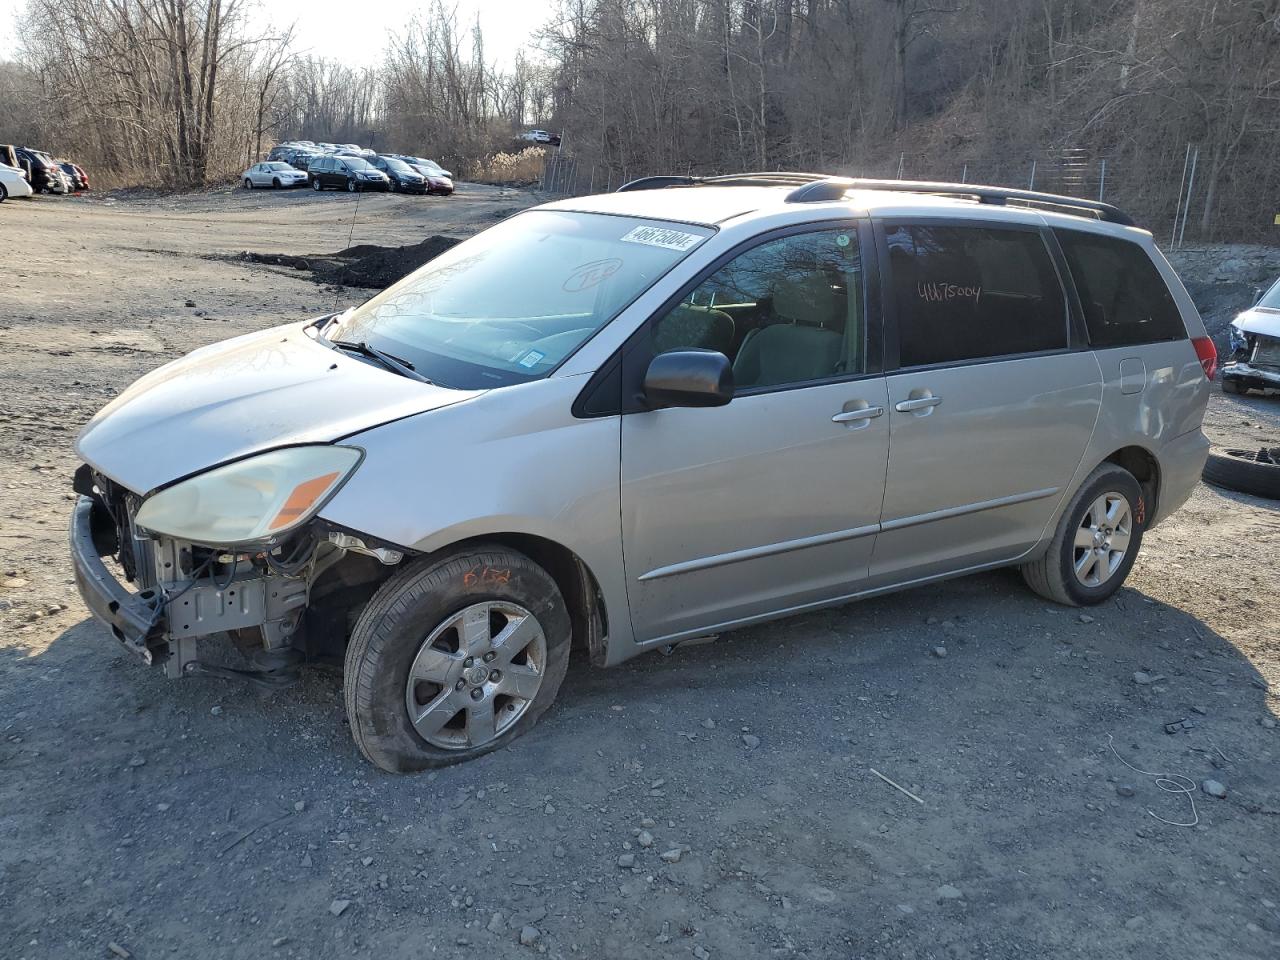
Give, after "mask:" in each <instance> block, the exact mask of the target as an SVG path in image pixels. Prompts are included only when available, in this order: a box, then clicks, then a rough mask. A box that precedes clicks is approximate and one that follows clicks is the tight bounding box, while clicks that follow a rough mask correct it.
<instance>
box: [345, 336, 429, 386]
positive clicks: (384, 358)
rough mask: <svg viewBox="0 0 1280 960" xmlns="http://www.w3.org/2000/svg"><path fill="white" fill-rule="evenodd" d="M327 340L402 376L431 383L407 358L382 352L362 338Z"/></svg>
mask: <svg viewBox="0 0 1280 960" xmlns="http://www.w3.org/2000/svg"><path fill="white" fill-rule="evenodd" d="M329 342H330V343H332V344H333V345H334V346H335V347H337V348H338V349H339V350H349V351H350V352H351V353H358V354H360V356H362V357H369V358H370V359H371V360H377V361H378V362H379V363H380V364H382V365H383V366H384V367H386V368H387V369H388V370H390V371H391V372H392V373H398V374H400V376H402V377H408V378H409V379H410V380H417V381H419V382H421V383H431V381H430V380H428V379H427V378H426V377H424V376H423V375H422V374H420V373H419V372H418V371H417V370H415V369H414V368H413V364H412V363H410V362H409V361H408V360H402V359H400V358H399V357H394V356H392V355H391V354H389V353H384V352H383V351H381V350H379V349H378V348H377V347H375V346H372V345H370V344H368V343H366V342H365V341H363V340H330V341H329Z"/></svg>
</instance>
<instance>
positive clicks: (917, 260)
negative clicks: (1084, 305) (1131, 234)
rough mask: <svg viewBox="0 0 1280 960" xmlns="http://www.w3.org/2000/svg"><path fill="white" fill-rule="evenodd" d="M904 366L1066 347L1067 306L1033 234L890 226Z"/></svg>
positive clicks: (1048, 260) (1050, 262)
mask: <svg viewBox="0 0 1280 960" xmlns="http://www.w3.org/2000/svg"><path fill="white" fill-rule="evenodd" d="M885 233H886V235H887V237H888V246H889V264H890V271H891V277H892V288H893V289H892V296H893V297H894V300H895V302H896V305H897V315H898V342H899V359H900V365H901V366H903V367H918V366H924V365H926V364H933V363H950V362H955V361H962V360H979V359H985V358H988V357H1000V356H1008V355H1011V354H1020V353H1038V352H1041V351H1045V350H1064V349H1066V347H1067V304H1066V298H1065V296H1064V294H1063V292H1062V284H1061V283H1060V282H1059V280H1058V274H1057V271H1056V270H1055V269H1054V266H1053V260H1052V259H1051V258H1050V256H1049V251H1048V250H1047V249H1046V248H1045V245H1044V240H1043V239H1041V237H1040V234H1039V233H1038V232H1037V231H1033V230H1007V229H1000V228H993V227H968V226H964V227H937V226H923V225H919V224H894V223H886V224H885Z"/></svg>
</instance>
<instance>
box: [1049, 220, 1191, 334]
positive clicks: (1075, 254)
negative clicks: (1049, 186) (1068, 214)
mask: <svg viewBox="0 0 1280 960" xmlns="http://www.w3.org/2000/svg"><path fill="white" fill-rule="evenodd" d="M1054 235H1055V236H1057V238H1058V243H1059V244H1061V245H1062V252H1063V253H1064V254H1066V257H1067V265H1068V267H1069V268H1070V270H1071V277H1072V279H1073V280H1074V281H1075V285H1076V291H1077V292H1078V293H1079V294H1080V304H1081V306H1082V307H1083V308H1084V319H1085V323H1086V324H1087V325H1088V327H1089V343H1090V345H1091V346H1093V347H1096V348H1105V347H1128V346H1133V345H1134V344H1139V343H1159V342H1161V341H1166V340H1181V339H1183V338H1184V337H1186V335H1187V330H1186V327H1185V326H1183V323H1182V315H1181V314H1180V313H1179V312H1178V305H1177V304H1176V303H1174V300H1173V294H1171V293H1170V292H1169V287H1168V285H1167V284H1166V283H1165V282H1164V278H1163V277H1162V276H1160V271H1159V270H1157V269H1156V265H1155V264H1154V263H1152V261H1151V257H1150V256H1148V255H1147V252H1146V251H1145V250H1143V249H1142V247H1140V246H1138V245H1137V244H1136V243H1131V242H1129V241H1128V240H1117V239H1115V238H1114V237H1104V236H1100V235H1098V234H1096V233H1084V232H1081V231H1076V230H1055V231H1054Z"/></svg>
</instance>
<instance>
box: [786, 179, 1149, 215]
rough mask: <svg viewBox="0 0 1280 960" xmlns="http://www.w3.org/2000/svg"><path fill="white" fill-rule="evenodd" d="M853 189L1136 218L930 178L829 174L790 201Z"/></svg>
mask: <svg viewBox="0 0 1280 960" xmlns="http://www.w3.org/2000/svg"><path fill="white" fill-rule="evenodd" d="M850 190H887V191H893V192H896V193H926V194H931V195H935V196H943V197H972V198H973V199H975V200H977V201H978V203H989V204H993V205H996V206H1005V205H1007V204H1009V203H1010V202H1012V203H1014V204H1015V205H1025V206H1028V207H1040V208H1048V209H1051V210H1058V211H1060V212H1063V213H1069V214H1074V215H1075V216H1080V215H1081V212H1087V213H1089V214H1092V215H1093V216H1094V217H1096V218H1097V219H1099V220H1102V221H1104V222H1106V223H1118V224H1122V225H1123V226H1126V227H1135V226H1137V224H1136V223H1135V222H1134V220H1133V218H1132V217H1130V216H1129V215H1128V214H1127V213H1125V212H1124V211H1123V210H1121V209H1120V208H1119V207H1114V206H1112V205H1111V204H1109V203H1102V202H1101V201H1098V200H1081V199H1080V198H1078V197H1065V196H1061V195H1059V194H1056V193H1040V192H1038V191H1035V190H1018V189H1014V188H1011V187H989V186H983V185H981V184H974V183H934V182H930V181H926V180H860V179H848V178H842V177H827V178H824V179H821V180H815V181H814V182H813V183H808V184H805V185H804V186H803V187H800V188H798V189H796V190H792V191H791V192H790V193H789V194H787V202H788V203H819V202H822V201H826V200H840V199H842V198H843V197H844V195H845V194H846V193H848V192H849V191H850Z"/></svg>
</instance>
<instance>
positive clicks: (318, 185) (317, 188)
mask: <svg viewBox="0 0 1280 960" xmlns="http://www.w3.org/2000/svg"><path fill="white" fill-rule="evenodd" d="M311 189H312V190H314V191H315V192H316V193H319V192H320V191H321V190H323V189H324V187H323V186H322V185H321V183H320V178H319V177H317V178H315V179H313V180H312V181H311Z"/></svg>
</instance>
